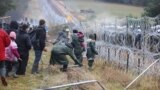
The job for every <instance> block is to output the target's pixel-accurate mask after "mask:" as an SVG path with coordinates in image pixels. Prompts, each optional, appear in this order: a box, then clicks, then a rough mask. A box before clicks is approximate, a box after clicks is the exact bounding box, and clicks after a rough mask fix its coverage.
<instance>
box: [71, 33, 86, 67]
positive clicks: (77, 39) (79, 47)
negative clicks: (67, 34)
mask: <svg viewBox="0 0 160 90" xmlns="http://www.w3.org/2000/svg"><path fill="white" fill-rule="evenodd" d="M82 42H84V38H83V37H82V36H81V34H80V33H78V30H73V35H72V44H73V47H74V53H75V55H76V58H77V59H78V61H79V62H80V63H82V62H83V55H82V53H83V51H84V50H85V48H84V46H83V43H82ZM75 64H77V63H75Z"/></svg>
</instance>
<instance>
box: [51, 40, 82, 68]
mask: <svg viewBox="0 0 160 90" xmlns="http://www.w3.org/2000/svg"><path fill="white" fill-rule="evenodd" d="M66 55H69V56H70V57H71V58H72V59H73V60H74V62H76V63H78V65H79V66H81V63H79V62H78V60H77V58H76V57H75V55H74V52H73V46H72V45H71V44H68V43H61V44H56V45H54V46H53V49H52V51H51V58H50V64H51V65H54V64H60V65H63V71H66V70H67V67H68V59H67V57H66Z"/></svg>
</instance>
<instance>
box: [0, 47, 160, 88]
mask: <svg viewBox="0 0 160 90" xmlns="http://www.w3.org/2000/svg"><path fill="white" fill-rule="evenodd" d="M48 47H51V45H49V46H48ZM48 50H49V48H48ZM43 54H44V55H43V59H42V61H43V62H41V64H40V70H41V73H40V74H37V75H32V74H30V72H31V67H32V64H33V59H34V53H33V51H31V54H30V60H29V65H28V67H27V74H26V75H25V76H20V77H19V78H18V79H13V78H11V77H10V78H8V82H9V86H8V87H3V86H2V85H0V90H34V89H37V88H46V87H51V86H55V85H61V84H67V83H71V82H78V81H81V80H92V79H96V80H98V81H100V83H101V84H102V85H103V86H105V87H106V89H108V90H123V89H124V87H125V86H126V85H127V84H128V83H129V82H130V81H131V80H132V79H133V78H134V77H135V76H133V75H132V74H131V73H128V74H127V73H125V72H124V71H123V70H121V69H119V68H117V67H115V66H114V65H111V64H108V63H104V62H103V61H96V62H95V65H94V70H93V71H89V70H88V69H87V68H88V67H87V60H84V67H82V68H79V67H75V68H69V69H68V71H67V72H66V73H62V72H60V70H59V68H60V66H57V65H56V66H50V67H49V66H48V62H49V58H50V50H49V51H48V52H45V53H43ZM70 64H73V62H72V61H71V63H70ZM159 85H160V78H158V77H156V78H155V77H154V78H153V77H149V76H146V77H143V78H141V79H140V80H139V81H138V82H136V83H135V84H134V85H133V86H132V87H130V89H129V90H159V88H160V86H159ZM60 90H101V88H100V87H99V86H98V85H97V84H96V83H94V84H86V85H78V86H74V87H67V88H63V89H60Z"/></svg>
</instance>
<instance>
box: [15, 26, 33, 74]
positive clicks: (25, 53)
mask: <svg viewBox="0 0 160 90" xmlns="http://www.w3.org/2000/svg"><path fill="white" fill-rule="evenodd" d="M27 28H28V25H26V24H23V25H22V27H21V29H20V30H19V31H18V33H17V39H16V42H17V45H18V52H19V54H20V58H21V59H22V61H19V68H18V71H17V74H18V75H25V72H26V67H27V64H28V59H29V50H30V49H31V40H30V37H29V35H28V34H27Z"/></svg>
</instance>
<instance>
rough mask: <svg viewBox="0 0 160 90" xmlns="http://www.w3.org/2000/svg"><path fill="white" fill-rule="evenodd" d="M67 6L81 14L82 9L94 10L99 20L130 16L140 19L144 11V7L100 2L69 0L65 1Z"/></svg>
mask: <svg viewBox="0 0 160 90" xmlns="http://www.w3.org/2000/svg"><path fill="white" fill-rule="evenodd" d="M65 4H66V5H67V6H68V7H70V8H72V9H74V10H76V11H77V12H80V10H81V9H82V10H83V9H84V10H85V9H92V10H94V11H95V12H96V16H97V17H99V18H106V17H107V18H111V17H114V16H118V17H125V16H128V15H133V16H136V17H140V16H141V14H142V13H143V11H144V10H143V7H136V6H130V5H124V4H115V3H106V2H101V1H98V0H97V1H94V0H68V1H65Z"/></svg>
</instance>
